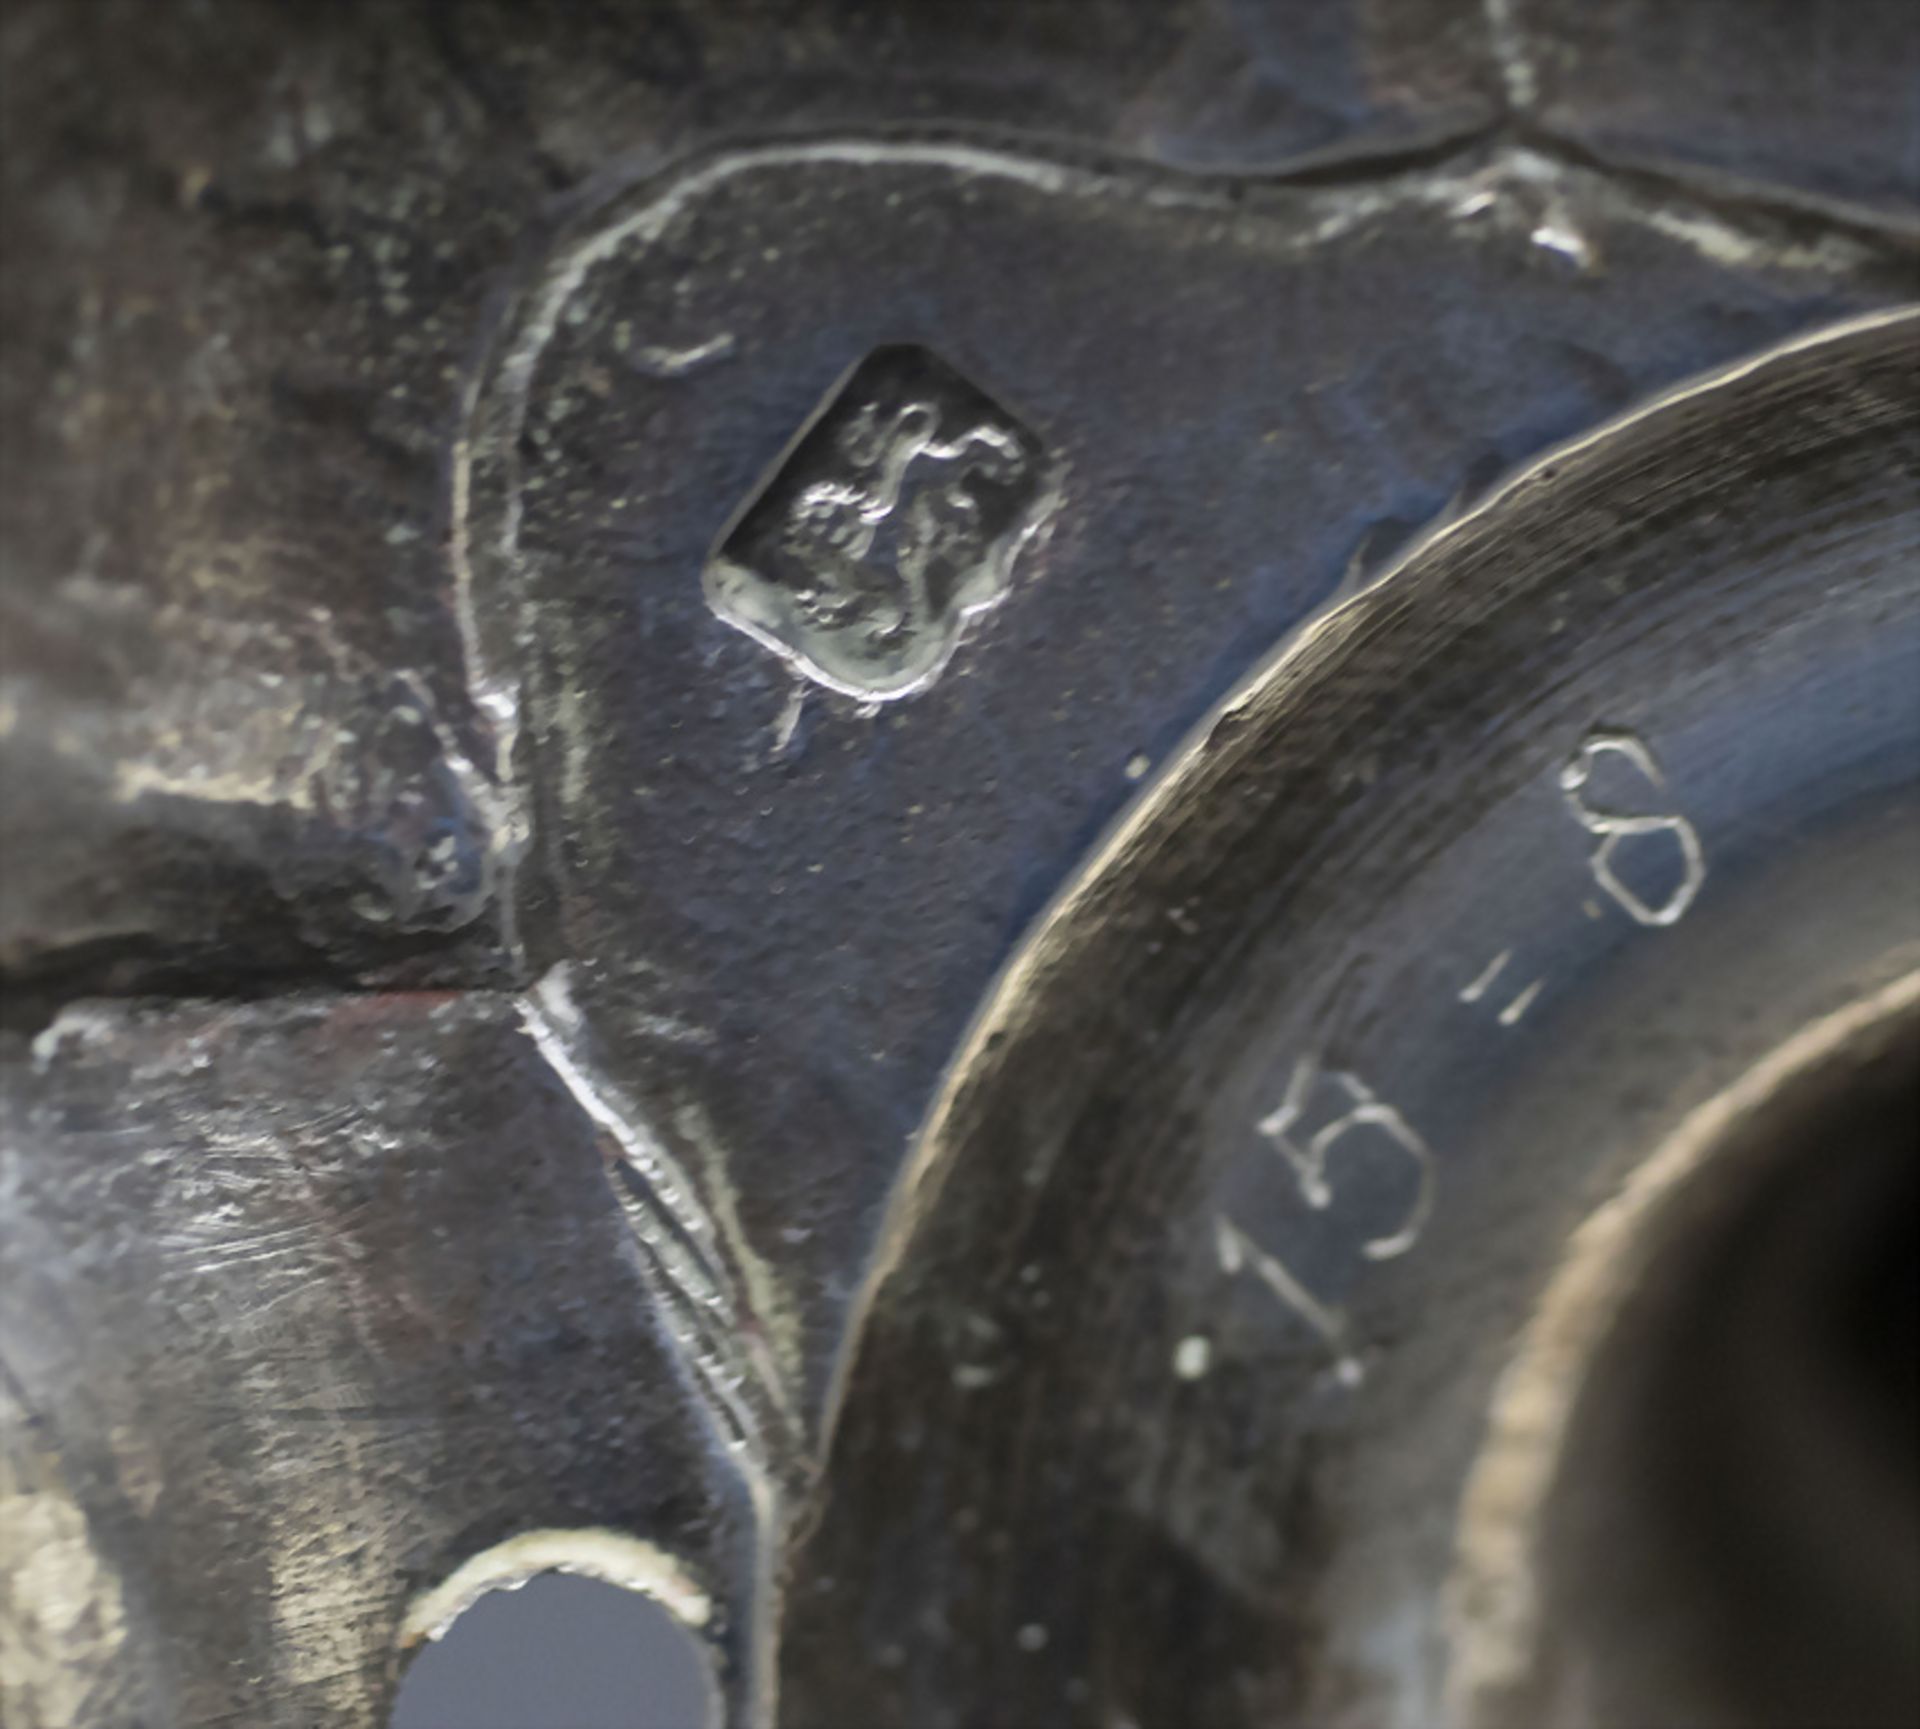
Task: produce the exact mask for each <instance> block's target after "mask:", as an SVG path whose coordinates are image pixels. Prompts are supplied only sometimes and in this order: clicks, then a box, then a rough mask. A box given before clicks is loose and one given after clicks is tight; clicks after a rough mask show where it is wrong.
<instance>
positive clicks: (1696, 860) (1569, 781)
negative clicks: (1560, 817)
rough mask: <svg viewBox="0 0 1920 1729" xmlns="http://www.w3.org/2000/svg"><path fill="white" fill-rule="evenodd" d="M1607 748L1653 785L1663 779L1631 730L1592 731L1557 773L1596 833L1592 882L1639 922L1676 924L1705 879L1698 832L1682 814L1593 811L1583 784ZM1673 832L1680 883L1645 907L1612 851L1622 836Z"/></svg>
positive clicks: (1578, 817) (1581, 818) (1577, 812)
mask: <svg viewBox="0 0 1920 1729" xmlns="http://www.w3.org/2000/svg"><path fill="white" fill-rule="evenodd" d="M1609 752H1612V753H1613V754H1615V755H1618V756H1623V757H1625V758H1626V759H1627V761H1628V762H1630V763H1631V764H1633V766H1634V767H1635V768H1636V769H1638V770H1639V772H1640V773H1641V774H1642V775H1643V776H1645V777H1646V779H1647V780H1648V782H1650V783H1651V784H1652V785H1653V786H1655V787H1664V786H1665V785H1666V777H1665V776H1664V775H1663V774H1661V772H1660V766H1659V764H1658V763H1656V762H1655V761H1654V760H1653V753H1652V752H1651V751H1650V750H1648V749H1647V747H1646V745H1645V744H1643V743H1642V742H1641V741H1640V740H1639V739H1638V738H1636V737H1635V736H1634V735H1633V734H1632V733H1630V732H1606V731H1600V732H1593V733H1589V734H1588V735H1587V738H1586V741H1585V742H1584V743H1583V744H1582V745H1581V746H1580V749H1579V750H1578V751H1577V752H1576V753H1575V755H1574V756H1573V758H1572V759H1571V760H1570V761H1569V762H1568V763H1567V765H1566V766H1565V767H1564V768H1563V769H1561V771H1560V790H1561V792H1562V794H1563V795H1564V796H1565V798H1566V801H1567V808H1568V809H1569V810H1570V811H1572V812H1573V815H1574V820H1575V821H1577V822H1578V823H1579V824H1580V826H1581V827H1582V828H1584V829H1585V830H1586V831H1587V832H1588V833H1589V834H1595V835H1598V836H1599V837H1600V844H1599V845H1598V846H1597V847H1595V848H1594V849H1593V851H1592V853H1591V854H1589V855H1588V858H1587V866H1588V869H1590V870H1591V871H1592V872H1593V880H1594V881H1595V882H1597V883H1598V884H1599V885H1600V886H1601V887H1602V888H1603V889H1605V890H1606V891H1607V893H1608V894H1609V895H1611V896H1612V897H1613V899H1614V900H1615V901H1616V902H1617V903H1618V904H1619V905H1620V906H1621V907H1622V908H1623V909H1624V910H1625V911H1626V913H1627V915H1628V916H1629V917H1630V918H1632V919H1634V920H1635V921H1637V922H1638V923H1640V924H1643V925H1672V924H1678V923H1679V922H1680V920H1681V919H1682V918H1683V917H1684V916H1685V914H1686V911H1687V908H1689V907H1690V906H1692V905H1693V901H1694V897H1695V896H1696V895H1697V894H1699V892H1700V885H1701V884H1702V883H1704V882H1705V881H1706V880H1707V861H1706V854H1705V853H1704V852H1703V851H1702V849H1701V846H1700V836H1699V835H1698V834H1697V833H1696V832H1695V830H1694V826H1693V824H1692V823H1690V822H1688V821H1687V819H1686V818H1685V817H1683V816H1660V815H1633V814H1630V813H1627V812H1624V811H1613V810H1596V809H1595V808H1594V807H1593V806H1592V805H1590V804H1588V803H1587V801H1586V796H1585V794H1586V786H1587V782H1588V781H1589V780H1590V779H1591V778H1592V776H1593V768H1594V764H1595V762H1596V761H1597V760H1598V759H1599V758H1600V757H1602V756H1605V755H1606V754H1608V753H1609ZM1661 833H1667V834H1671V835H1672V836H1673V838H1674V840H1675V841H1676V842H1677V843H1678V845H1679V848H1680V858H1681V863H1682V866H1683V868H1684V874H1683V876H1682V877H1681V880H1680V883H1679V885H1678V887H1676V888H1675V889H1674V891H1673V893H1672V894H1670V895H1669V896H1668V897H1667V898H1666V900H1665V901H1663V902H1662V903H1661V904H1660V905H1659V906H1657V907H1656V906H1648V905H1647V903H1646V902H1645V901H1644V900H1642V899H1641V898H1640V896H1639V895H1638V894H1636V893H1635V892H1634V891H1633V889H1631V888H1630V887H1629V886H1628V885H1627V884H1626V883H1624V882H1622V881H1621V880H1620V878H1619V877H1618V876H1616V875H1615V874H1614V870H1613V862H1612V861H1613V852H1614V848H1615V847H1617V846H1618V845H1619V844H1620V842H1621V841H1622V840H1625V839H1627V838H1629V837H1631V836H1633V835H1647V834H1661Z"/></svg>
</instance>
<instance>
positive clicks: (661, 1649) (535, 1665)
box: [390, 1573, 719, 1729]
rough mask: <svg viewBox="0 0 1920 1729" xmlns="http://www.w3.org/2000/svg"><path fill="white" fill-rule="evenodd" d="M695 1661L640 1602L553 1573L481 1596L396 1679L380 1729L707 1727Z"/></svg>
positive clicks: (712, 1720)
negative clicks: (384, 1728) (384, 1727)
mask: <svg viewBox="0 0 1920 1729" xmlns="http://www.w3.org/2000/svg"><path fill="white" fill-rule="evenodd" d="M718 1721H719V1712H718V1710H717V1708H716V1705H715V1701H714V1690H713V1683H712V1679H711V1675H710V1670H709V1665H708V1661H707V1658H706V1656H705V1653H704V1651H703V1648H702V1646H701V1645H700V1643H699V1641H698V1640H697V1639H696V1638H695V1636H694V1635H693V1634H692V1633H690V1632H688V1630H687V1629H686V1628H685V1627H684V1626H682V1625H681V1624H680V1622H678V1621H677V1620H675V1619H674V1617H673V1616H672V1615H671V1614H670V1613H669V1612H668V1611H667V1610H665V1609H664V1608H662V1607H661V1606H660V1605H659V1604H658V1603H656V1602H654V1601H653V1600H652V1599H651V1598H649V1597H645V1596H642V1595H641V1594H640V1593H638V1592H635V1591H628V1590H624V1589H622V1588H621V1587H620V1586H618V1585H610V1584H607V1583H605V1582H604V1581H602V1580H599V1579H585V1578H578V1577H574V1576H570V1575H567V1574H562V1573H543V1574H541V1575H539V1576H538V1577H536V1578H534V1579H531V1580H529V1581H528V1582H527V1583H526V1584H525V1585H523V1586H521V1587H519V1588H518V1589H514V1590H494V1591H488V1592H487V1593H486V1594H485V1595H484V1596H482V1597H481V1598H480V1599H479V1600H478V1601H477V1602H475V1603H474V1604H473V1605H472V1607H471V1608H469V1609H467V1610H465V1611H464V1612H463V1613H462V1614H461V1615H460V1616H459V1618H458V1619H457V1620H455V1622H454V1623H453V1625H452V1626H451V1627H449V1628H448V1629H447V1631H446V1633H445V1634H444V1635H443V1636H442V1637H440V1638H439V1639H437V1640H434V1641H432V1642H431V1643H429V1644H426V1645H423V1646H422V1647H421V1648H420V1650H419V1652H418V1654H417V1655H416V1656H415V1657H414V1659H413V1661H412V1662H411V1663H409V1664H408V1665H407V1669H406V1672H405V1674H404V1675H402V1677H401V1680H400V1693H399V1697H398V1699H397V1700H396V1701H395V1703H394V1708H393V1716H392V1719H391V1721H390V1729H712V1726H713V1725H715V1724H717V1722H718Z"/></svg>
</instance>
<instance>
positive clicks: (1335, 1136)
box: [1259, 1057, 1433, 1261]
mask: <svg viewBox="0 0 1920 1729" xmlns="http://www.w3.org/2000/svg"><path fill="white" fill-rule="evenodd" d="M1321 1080H1325V1082H1326V1083H1327V1084H1328V1085H1329V1086H1331V1087H1335V1088H1337V1089H1339V1091H1340V1092H1342V1093H1344V1094H1345V1096H1346V1101H1347V1109H1346V1110H1345V1111H1344V1112H1342V1113H1341V1114H1340V1115H1339V1116H1337V1117H1335V1118H1334V1119H1333V1121H1332V1122H1330V1123H1327V1124H1325V1125H1324V1126H1323V1127H1322V1128H1320V1129H1319V1130H1318V1131H1317V1132H1316V1133H1315V1134H1314V1135H1313V1136H1312V1137H1311V1138H1309V1139H1308V1141H1307V1142H1306V1144H1305V1145H1304V1146H1302V1145H1300V1144H1299V1143H1298V1142H1297V1141H1296V1140H1295V1139H1294V1137H1293V1134H1292V1130H1293V1128H1294V1126H1295V1124H1297V1123H1298V1122H1299V1121H1300V1120H1301V1118H1302V1117H1304V1116H1305V1115H1306V1111H1307V1104H1308V1100H1309V1098H1310V1096H1311V1095H1312V1093H1313V1090H1314V1087H1315V1085H1316V1084H1317V1083H1318V1082H1320V1081H1321ZM1365 1128H1375V1129H1379V1130H1381V1131H1383V1132H1384V1133H1385V1134H1386V1135H1387V1137H1388V1138H1389V1139H1390V1140H1391V1141H1392V1142H1393V1144H1394V1145H1395V1146H1397V1147H1398V1148H1399V1149H1400V1150H1401V1151H1402V1152H1403V1153H1405V1154H1406V1156H1407V1158H1408V1159H1409V1161H1411V1163H1412V1165H1413V1168H1414V1173H1415V1176H1416V1178H1417V1179H1418V1187H1417V1188H1416V1190H1415V1192H1414V1197H1413V1201H1412V1203H1411V1205H1410V1206H1409V1207H1408V1208H1407V1215H1406V1218H1405V1220H1404V1221H1403V1222H1402V1224H1401V1226H1400V1228H1399V1229H1398V1230H1397V1231H1393V1232H1390V1233H1389V1234H1388V1235H1386V1236H1384V1237H1373V1238H1371V1239H1369V1240H1368V1241H1367V1242H1365V1243H1362V1244H1361V1245H1360V1252H1361V1253H1362V1254H1363V1255H1365V1256H1366V1257H1367V1259H1368V1260H1370V1261H1390V1260H1392V1259H1393V1258H1394V1257H1395V1256H1396V1255H1404V1254H1405V1253H1406V1252H1407V1251H1408V1250H1409V1249H1410V1248H1412V1247H1413V1245H1414V1244H1415V1243H1416V1242H1418V1241H1419V1238H1420V1233H1421V1231H1422V1230H1424V1229H1425V1228H1426V1223H1427V1215H1428V1214H1429V1213H1431V1212H1432V1211H1433V1153H1432V1151H1431V1149H1429V1147H1428V1146H1427V1143H1426V1142H1425V1141H1424V1140H1422V1139H1421V1138H1420V1136H1419V1134H1418V1133H1417V1132H1416V1131H1415V1129H1414V1128H1413V1125H1412V1124H1410V1123H1409V1122H1408V1121H1407V1119H1406V1118H1405V1117H1403V1116H1402V1115H1401V1114H1400V1113H1399V1111H1397V1110H1396V1109H1394V1107H1393V1106H1392V1105H1390V1104H1387V1103H1386V1102H1385V1101H1384V1100H1382V1099H1381V1098H1380V1097H1379V1096H1378V1095H1377V1094H1375V1092H1374V1091H1373V1089H1372V1088H1371V1087H1369V1086H1368V1085H1367V1084H1366V1082H1364V1081H1363V1080H1361V1079H1360V1077H1359V1076H1358V1075H1351V1074H1348V1073H1346V1071H1344V1070H1341V1069H1334V1070H1329V1071H1327V1072H1326V1073H1325V1074H1324V1075H1323V1074H1322V1072H1321V1069H1320V1065H1319V1063H1318V1062H1317V1061H1316V1060H1315V1059H1314V1058H1312V1057H1302V1058H1300V1060H1299V1061H1298V1062H1296V1063H1295V1064H1294V1066H1293V1077H1292V1079H1291V1080H1289V1081H1288V1082H1287V1091H1286V1096H1285V1097H1284V1098H1283V1099H1282V1100H1281V1101H1280V1103H1279V1105H1278V1106H1276V1107H1275V1108H1274V1110H1273V1111H1272V1112H1270V1113H1269V1114H1268V1115H1267V1116H1266V1117H1264V1118H1262V1119H1261V1122H1260V1125H1259V1129H1260V1133H1261V1134H1262V1135H1264V1136H1265V1137H1266V1138H1267V1139H1268V1140H1270V1141H1271V1142H1272V1143H1273V1144H1274V1147H1275V1149H1276V1150H1277V1151H1278V1152H1279V1153H1280V1154H1281V1156H1282V1157H1284V1158H1285V1159H1286V1161H1287V1163H1288V1164H1289V1165H1291V1166H1292V1167H1293V1175H1294V1180H1295V1182H1297V1183H1298V1184H1299V1186H1300V1194H1301V1196H1302V1198H1303V1199H1304V1200H1305V1201H1306V1203H1307V1205H1308V1206H1310V1207H1312V1208H1314V1209H1315V1210H1316V1211H1317V1210H1319V1209H1322V1208H1324V1207H1326V1206H1327V1205H1328V1204H1329V1203H1330V1202H1331V1201H1332V1199H1333V1189H1332V1186H1331V1184H1330V1183H1329V1182H1328V1180H1327V1156H1328V1154H1330V1153H1331V1152H1332V1151H1333V1149H1334V1147H1335V1146H1336V1145H1337V1144H1338V1143H1339V1140H1340V1138H1341V1136H1343V1135H1347V1134H1351V1133H1352V1132H1353V1131H1354V1130H1355V1129H1365Z"/></svg>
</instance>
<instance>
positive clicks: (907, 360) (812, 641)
mask: <svg viewBox="0 0 1920 1729" xmlns="http://www.w3.org/2000/svg"><path fill="white" fill-rule="evenodd" d="M1053 467H1054V465H1053V464H1052V463H1051V462H1050V461H1049V459H1048V457H1047V454H1046V452H1045V451H1044V450H1043V449H1042V447H1041V444H1040V441H1039V439H1038V438H1036V437H1035V436H1034V434H1033V433H1032V432H1030V431H1028V429H1027V428H1026V427H1024V426H1022V425H1021V424H1020V422H1019V421H1017V420H1016V419H1014V417H1013V416H1012V415H1011V414H1010V413H1008V412H1007V410H1006V409H1005V408H1003V407H1001V405H1000V404H999V403H997V402H995V401H994V399H993V398H992V397H990V396H989V395H987V393H986V392H985V391H983V390H981V389H980V388H979V387H978V386H977V385H975V384H972V383H970V382H969V381H968V380H967V379H965V378H963V377H961V376H960V374H959V373H957V372H956V371H954V369H953V368H952V367H950V366H949V365H947V363H946V362H945V361H943V360H941V359H940V358H939V357H938V356H937V355H934V354H932V353H930V352H929V351H928V350H926V349H924V348H920V347H915V346H911V345H896V346H890V347H885V348H877V349H875V350H874V351H873V352H872V353H871V354H869V355H868V356H867V357H866V359H864V360H863V361H861V362H860V363H859V365H857V366H856V367H854V368H853V370H852V371H851V372H849V373H848V374H847V375H846V376H845V378H843V379H842V380H841V381H840V383H839V384H838V385H836V386H835V388H834V389H833V390H832V391H831V392H830V393H829V394H828V396H827V399H826V401H825V402H824V403H823V404H822V405H821V406H820V408H819V409H817V410H816V411H815V412H814V414H813V416H812V418H811V419H809V420H808V422H807V423H806V425H805V426H803V427H802V428H801V430H800V432H799V434H798V435H797V436H796V437H795V438H794V440H793V442H792V443H791V444H790V445H789V446H788V447H787V449H786V451H785V452H784V453H783V454H782V455H781V457H780V458H779V460H778V461H777V462H776V463H775V464H774V466H773V468H772V470H771V471H770V472H769V473H768V475H767V477H766V478H765V479H764V480H763V481H762V482H761V484H760V485H759V487H758V488H756V489H755V491H754V493H753V494H752V496H751V497H750V498H749V499H748V500H747V502H746V504H745V505H744V506H743V507H742V508H741V509H740V510H739V512H738V513H737V514H736V515H735V516H734V519H733V521H732V523H731V524H730V525H729V526H728V528H727V529H726V531H725V532H724V533H723V534H722V535H721V537H720V540H719V543H718V545H717V546H716V547H715V549H714V551H713V553H712V554H711V556H710V557H709V558H708V560H707V567H706V573H705V578H704V583H705V589H706V596H707V602H708V604H709V605H710V606H711V607H712V608H713V610H714V612H715V613H717V614H718V615H719V616H720V617H721V618H722V619H724V620H725V621H726V622H727V623H729V624H731V625H733V626H735V627H736V628H738V629H740V630H743V631H745V632H746V633H747V634H748V635H749V636H751V637H753V638H754V639H755V640H756V641H758V642H761V643H763V644H765V645H766V646H767V647H768V648H770V649H772V650H773V651H774V653H776V654H778V655H780V656H781V657H782V658H783V659H786V660H788V661H790V662H792V664H793V665H794V666H795V667H797V668H798V669H799V670H800V671H801V672H803V673H805V674H806V675H807V676H808V677H809V678H812V679H814V680H816V681H817V682H819V683H820V684H823V685H826V686H828V687H829V688H830V689H833V690H837V691H842V692H845V693H846V694H848V695H850V696H857V697H862V698H865V699H866V700H868V701H872V702H879V701H886V700H889V699H891V698H894V697H901V696H907V695H910V694H911V693H912V692H914V691H916V690H921V689H924V688H925V687H926V686H927V685H929V684H930V683H932V682H933V680H934V679H935V678H937V677H938V676H939V674H940V672H941V670H942V669H943V668H944V667H945V666H946V664H947V662H948V660H949V659H951V658H952V655H953V651H954V648H955V646H956V645H957V643H958V641H959V637H960V630H961V626H962V625H963V623H964V622H965V620H966V619H967V617H968V616H969V615H970V614H973V613H976V612H980V611H982V610H984V609H985V608H987V607H990V606H992V605H993V604H994V603H995V602H996V601H998V600H1000V599H1001V598H1002V597H1003V596H1004V595H1005V594H1006V593H1007V590H1008V587H1009V585H1010V583H1011V580H1012V567H1013V562H1014V559H1015V557H1016V556H1017V555H1018V553H1019V551H1020V548H1021V547H1022V546H1023V545H1025V544H1026V542H1027V541H1028V540H1030V539H1031V538H1032V537H1033V536H1034V535H1035V534H1036V533H1037V532H1038V531H1039V529H1040V528H1041V527H1042V526H1043V524H1044V523H1045V522H1046V521H1047V519H1048V517H1049V516H1050V515H1051V513H1052V511H1053V508H1054V505H1055V503H1056V502H1057V491H1056V487H1055V476H1054V473H1053Z"/></svg>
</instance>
